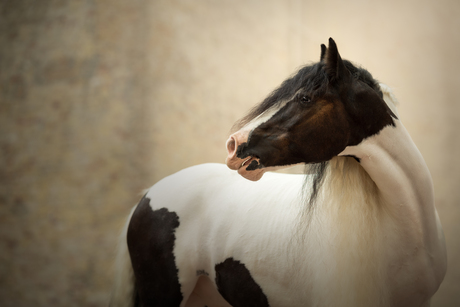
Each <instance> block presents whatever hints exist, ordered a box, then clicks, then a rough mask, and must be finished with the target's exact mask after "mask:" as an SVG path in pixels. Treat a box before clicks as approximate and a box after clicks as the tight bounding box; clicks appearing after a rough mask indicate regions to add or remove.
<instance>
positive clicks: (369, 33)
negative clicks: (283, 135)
mask: <svg viewBox="0 0 460 307" xmlns="http://www.w3.org/2000/svg"><path fill="white" fill-rule="evenodd" d="M459 30H460V2H459V1H457V0H430V1H428V0H411V1H401V0H388V1H369V0H356V1H340V0H337V1H334V0H321V1H312V0H311V1H301V0H291V1H211V0H208V1H166V0H165V1H140V0H130V1H122V0H111V1H103V0H101V1H96V0H86V1H51V0H41V1H32V0H31V1H26V0H14V1H6V0H1V1H0V150H1V151H0V181H1V183H0V305H1V306H4V307H8V306H15V307H20V306H105V305H106V302H107V299H108V297H109V292H110V287H111V280H112V272H111V261H112V259H113V257H114V251H115V245H116V241H117V236H118V232H119V230H120V227H121V226H122V224H123V222H124V219H125V217H126V215H127V214H128V212H129V209H130V208H131V206H132V205H134V204H135V203H136V201H137V200H138V199H139V196H140V194H141V191H142V189H144V188H146V187H148V186H150V185H151V184H153V183H155V182H156V181H157V180H159V179H160V178H162V177H164V176H166V175H168V174H171V173H173V172H175V171H177V170H179V169H181V168H184V167H187V166H190V165H194V164H197V163H203V162H223V161H224V159H225V155H226V151H225V147H224V144H225V140H226V138H227V135H228V132H229V130H230V127H231V126H232V124H233V122H234V121H235V120H236V119H237V118H238V117H240V116H241V115H243V114H244V113H245V112H246V111H247V110H248V109H249V108H250V107H251V106H252V105H253V104H255V103H257V102H259V101H260V100H261V99H262V98H263V97H264V96H265V95H266V94H268V93H269V92H270V91H271V90H272V89H273V88H274V87H275V86H276V85H278V84H279V83H280V82H281V81H282V80H284V79H285V78H286V77H287V76H288V75H289V74H290V73H292V72H293V71H294V70H295V69H296V68H298V67H299V66H300V65H301V64H304V63H308V62H310V61H316V60H318V58H319V51H320V48H319V46H320V44H321V43H326V42H327V39H328V38H329V37H330V36H332V37H333V38H334V39H335V40H336V42H337V44H338V46H339V50H340V51H341V54H342V56H343V57H344V58H348V59H351V60H353V61H355V62H357V63H360V64H362V65H363V66H364V67H366V68H368V69H369V70H370V71H371V72H372V73H373V74H374V76H375V77H377V78H378V79H379V80H381V81H384V82H386V83H387V84H389V85H390V86H392V87H393V88H394V89H395V92H396V95H397V97H398V98H399V100H400V102H401V106H400V115H401V118H402V120H403V122H404V123H405V125H406V127H407V128H408V130H409V131H410V133H411V134H412V136H413V138H414V140H415V142H416V144H417V145H418V146H419V148H420V151H421V152H422V154H423V155H424V157H425V159H426V161H427V163H428V166H429V168H430V170H431V172H432V175H433V179H434V183H435V188H436V202H437V207H438V210H439V214H440V217H441V220H442V222H443V225H444V229H445V233H446V238H447V244H448V253H449V268H448V272H447V276H446V278H445V281H444V283H443V284H442V286H441V288H440V290H439V292H438V293H437V294H436V296H435V297H434V299H433V304H432V305H433V306H460V263H459V260H460V241H459V239H458V236H459V233H460V224H459V221H460V202H459V201H460V188H459V183H460V180H459V179H460V164H459V163H458V159H459V157H460V132H459V129H460V103H459V99H460V82H459V81H460V76H459V72H460V60H459V54H460V34H459Z"/></svg>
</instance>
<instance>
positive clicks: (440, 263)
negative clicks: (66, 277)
mask: <svg viewBox="0 0 460 307" xmlns="http://www.w3.org/2000/svg"><path fill="white" fill-rule="evenodd" d="M321 62H325V64H322V63H320V64H318V65H319V66H317V67H312V68H308V69H307V70H305V71H304V72H303V73H302V74H303V75H302V76H301V78H300V77H299V78H300V79H299V80H300V81H302V82H300V83H299V82H297V81H299V80H297V79H295V78H296V77H297V76H299V75H301V73H299V74H298V75H297V76H296V77H294V78H292V79H291V81H292V84H297V83H299V84H297V85H296V86H294V90H293V91H291V92H287V91H286V90H285V89H284V90H283V91H278V92H274V93H273V94H272V95H271V96H270V97H272V98H273V97H274V98H273V99H274V100H276V103H272V104H269V103H266V105H265V106H264V107H263V108H261V109H260V108H259V110H257V112H254V114H253V115H252V116H251V117H248V118H247V120H246V122H245V121H243V125H242V126H241V127H240V129H239V130H238V131H237V132H235V133H234V134H232V135H231V136H230V138H229V140H228V141H227V149H228V152H229V155H228V158H227V162H226V164H227V166H228V168H227V167H226V166H225V165H220V164H205V165H200V166H195V167H191V168H188V169H185V170H183V171H180V172H178V173H176V174H174V175H172V176H169V177H167V178H165V179H163V180H162V181H160V182H159V183H157V184H156V185H154V186H153V187H152V188H151V189H149V190H148V192H147V193H146V195H145V196H144V198H143V199H142V200H141V202H140V203H139V205H138V206H137V207H136V209H135V210H133V212H132V215H131V217H130V223H129V227H128V225H127V227H126V229H125V233H124V236H123V238H126V237H127V241H128V246H126V243H125V244H124V245H122V247H121V249H122V251H121V253H120V258H121V259H125V260H124V261H125V265H124V267H125V271H126V272H128V273H129V272H134V276H135V278H134V279H135V285H136V286H135V289H134V290H133V291H134V296H135V297H137V298H136V299H135V300H131V301H130V302H131V303H132V304H134V305H138V306H182V307H184V306H187V307H204V306H208V307H211V306H272V307H276V306H280V307H286V306H405V307H408V306H414V307H415V306H429V302H430V298H431V296H432V295H433V294H434V293H435V292H436V290H437V289H438V287H439V285H440V283H441V281H442V279H443V277H444V274H445V270H446V256H445V245H444V238H443V233H442V229H441V225H440V222H439V218H438V216H437V213H436V209H435V207H434V199H433V185H432V182H431V177H430V174H429V171H428V169H427V167H426V164H425V162H424V160H423V158H422V156H421V154H420V152H419V151H418V150H417V148H416V146H415V144H414V143H413V141H412V140H411V138H410V136H409V134H408V133H407V131H406V129H405V128H404V126H403V125H402V124H401V122H400V121H399V119H398V118H397V113H396V110H395V108H394V98H393V97H392V95H391V92H390V91H389V90H388V88H386V87H385V86H383V85H381V86H379V85H378V84H375V82H374V81H373V79H372V78H371V77H369V76H370V75H369V76H367V75H366V72H363V71H354V67H352V66H350V65H349V64H346V65H345V64H343V62H342V60H341V58H340V56H339V55H338V51H337V49H336V46H335V43H334V42H333V41H332V40H331V41H330V45H329V48H328V49H327V48H325V46H323V47H322V55H321ZM334 67H335V68H334ZM323 71H326V73H327V78H328V80H329V81H328V82H327V89H326V90H323V91H322V92H321V95H320V94H318V93H317V91H318V88H319V87H318V86H317V85H315V82H316V83H318V82H320V81H321V80H322V79H321V78H323V77H322V76H320V77H317V76H318V74H319V73H320V72H323ZM348 71H350V72H354V75H355V76H353V78H352V77H351V75H350V74H348ZM367 74H368V73H367ZM310 75H314V76H315V78H313V77H310ZM357 75H359V76H358V77H356V76H357ZM360 78H361V79H360ZM318 80H320V81H318ZM362 80H364V81H362ZM307 81H308V82H307ZM296 82H297V83H296ZM321 82H322V81H321ZM321 82H320V83H321ZM312 83H313V86H311V87H310V88H309V84H312ZM342 83H346V84H348V86H347V87H344V86H342ZM331 84H332V85H331ZM334 84H335V85H334ZM331 88H333V89H331ZM349 88H352V89H353V91H354V92H353V93H349V92H347V91H349ZM281 89H283V88H282V87H281ZM379 90H382V91H383V94H384V95H383V97H382V98H383V99H384V100H385V101H384V100H383V99H382V98H379V96H378V91H379ZM315 91H316V92H315ZM299 93H300V96H299ZM277 95H278V96H280V95H281V96H283V95H285V96H287V98H289V99H284V100H283V99H280V97H278V96H277ZM353 95H354V98H352V99H351V98H349V97H352V96H353ZM292 97H297V98H292ZM299 97H300V98H299ZM275 98H276V99H275ZM281 98H282V97H281ZM270 99H271V98H270ZM312 100H314V101H315V104H311V101H312ZM347 100H349V101H352V102H353V104H352V105H349V104H348V103H343V101H347ZM299 101H300V102H301V105H302V107H300V108H297V107H298V106H299V104H298V102H299ZM369 101H374V102H373V104H376V105H377V107H373V109H372V111H371V112H364V113H360V110H363V109H366V108H369V105H372V104H371V103H369ZM305 102H306V103H307V105H306V106H305V105H304V103H305ZM264 103H265V102H264ZM355 110H358V111H355ZM344 114H345V115H344ZM347 114H351V115H347ZM367 117H369V118H367ZM306 122H307V123H309V125H308V126H306V124H305V123H306ZM312 127H319V129H320V130H315V129H316V128H312ZM357 127H358V128H359V129H358V128H357ZM318 131H319V132H318ZM363 131H364V132H363ZM298 133H301V134H303V135H301V136H298V135H297V134H298ZM299 140H303V143H302V144H301V142H300V141H299ZM305 140H306V141H305ZM305 143H307V144H306V145H305ZM328 144H332V145H328ZM323 147H324V148H323ZM311 150H314V151H315V152H311ZM307 157H308V158H307ZM322 161H329V162H327V166H325V167H323V168H321V169H320V170H319V172H318V173H313V174H310V175H306V177H307V180H306V181H305V176H302V175H286V174H277V173H265V172H266V171H267V170H270V169H271V168H273V167H278V166H283V165H287V164H292V163H298V162H305V163H309V162H322ZM231 169H232V170H237V172H234V171H232V170H231ZM243 177H244V178H243ZM245 178H246V179H249V180H246V179H245ZM250 180H251V181H250ZM309 182H310V183H309ZM128 249H129V254H128ZM131 264H132V267H131ZM128 275H129V274H128ZM120 276H121V275H120ZM120 278H122V277H120ZM132 283H133V281H132V280H130V279H129V278H125V279H124V280H121V279H120V282H119V283H118V287H117V289H118V290H116V291H115V297H114V300H113V306H121V305H122V304H121V303H120V304H119V305H117V302H121V300H119V297H118V296H120V295H118V294H117V293H121V292H122V291H121V290H122V289H131V288H132V286H131V288H130V286H129V284H132ZM128 292H129V291H128ZM117 295H118V296H117ZM125 296H126V295H125ZM125 306H126V305H125Z"/></svg>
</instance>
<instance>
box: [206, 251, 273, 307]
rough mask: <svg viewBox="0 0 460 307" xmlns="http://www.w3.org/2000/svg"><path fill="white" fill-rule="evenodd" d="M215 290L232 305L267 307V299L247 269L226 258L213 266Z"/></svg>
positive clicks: (237, 306)
mask: <svg viewBox="0 0 460 307" xmlns="http://www.w3.org/2000/svg"><path fill="white" fill-rule="evenodd" d="M215 270H216V285H217V290H218V291H219V293H220V294H221V295H222V297H223V298H224V299H225V300H226V301H227V302H229V303H230V305H232V306H233V307H247V306H251V307H268V306H269V304H268V300H267V297H266V296H265V294H264V293H263V291H262V289H261V288H260V286H259V285H258V284H257V283H256V282H255V280H254V279H253V278H252V276H251V273H250V272H249V270H248V269H247V268H246V267H245V266H244V264H242V263H241V262H239V261H237V260H234V259H233V258H228V259H226V260H225V261H224V262H222V263H219V264H217V265H216V267H215Z"/></svg>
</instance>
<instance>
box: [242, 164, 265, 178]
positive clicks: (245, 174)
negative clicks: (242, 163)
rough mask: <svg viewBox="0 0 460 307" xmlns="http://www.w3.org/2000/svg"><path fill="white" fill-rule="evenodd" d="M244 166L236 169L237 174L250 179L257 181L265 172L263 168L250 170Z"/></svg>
mask: <svg viewBox="0 0 460 307" xmlns="http://www.w3.org/2000/svg"><path fill="white" fill-rule="evenodd" d="M246 168H247V167H240V168H239V169H238V174H240V175H241V176H242V177H244V178H246V179H248V180H251V181H258V180H259V179H260V178H262V176H263V175H264V173H265V168H258V169H256V170H252V171H248V170H247V169H246Z"/></svg>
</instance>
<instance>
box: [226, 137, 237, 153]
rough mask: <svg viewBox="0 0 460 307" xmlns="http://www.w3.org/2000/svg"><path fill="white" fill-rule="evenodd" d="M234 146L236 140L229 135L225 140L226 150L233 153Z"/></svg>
mask: <svg viewBox="0 0 460 307" xmlns="http://www.w3.org/2000/svg"><path fill="white" fill-rule="evenodd" d="M235 148H236V141H235V139H234V138H233V137H230V138H229V139H228V141H227V151H228V153H229V154H233V153H234V152H235Z"/></svg>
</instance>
